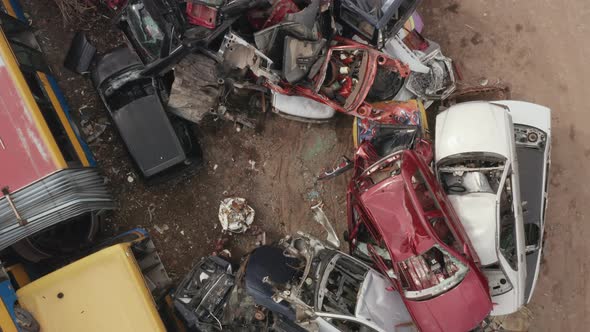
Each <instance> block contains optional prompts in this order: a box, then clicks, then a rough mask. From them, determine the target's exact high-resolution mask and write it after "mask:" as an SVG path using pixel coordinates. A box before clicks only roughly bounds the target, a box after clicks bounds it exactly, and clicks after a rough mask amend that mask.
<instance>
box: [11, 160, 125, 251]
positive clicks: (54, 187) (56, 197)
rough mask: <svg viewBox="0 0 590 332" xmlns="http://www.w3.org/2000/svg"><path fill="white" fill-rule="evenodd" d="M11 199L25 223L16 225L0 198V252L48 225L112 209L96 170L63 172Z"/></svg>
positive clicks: (20, 191)
mask: <svg viewBox="0 0 590 332" xmlns="http://www.w3.org/2000/svg"><path fill="white" fill-rule="evenodd" d="M10 198H11V200H12V202H13V203H14V205H15V206H16V209H17V211H18V213H19V214H20V215H21V217H22V218H23V219H25V220H26V222H27V224H26V225H24V226H22V225H20V224H19V222H18V220H17V218H16V216H15V213H14V211H13V210H12V208H11V207H10V204H9V202H8V200H7V198H6V197H2V198H0V250H2V249H4V248H6V247H8V246H10V245H12V244H14V243H16V242H18V241H20V240H22V239H24V238H26V237H27V236H29V235H32V234H35V233H37V232H39V231H41V230H43V229H45V228H47V227H49V226H52V225H55V224H57V223H59V222H61V221H65V220H68V219H70V218H73V217H76V216H78V215H81V214H83V213H87V212H91V211H98V210H105V209H113V208H114V203H113V200H112V198H111V196H110V195H109V193H108V192H107V189H106V186H105V185H104V181H103V178H102V177H101V176H100V175H99V174H98V172H97V171H96V169H93V168H82V169H66V170H62V171H59V172H57V173H54V174H52V175H50V176H48V177H46V178H45V179H43V180H40V181H38V182H35V183H34V184H32V185H29V186H27V187H25V188H23V189H21V190H19V191H17V192H14V193H10Z"/></svg>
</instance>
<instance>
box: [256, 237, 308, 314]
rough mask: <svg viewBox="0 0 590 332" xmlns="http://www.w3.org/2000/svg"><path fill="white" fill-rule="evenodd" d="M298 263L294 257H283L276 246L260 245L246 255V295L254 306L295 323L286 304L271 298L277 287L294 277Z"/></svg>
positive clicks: (299, 263) (280, 250) (281, 250)
mask: <svg viewBox="0 0 590 332" xmlns="http://www.w3.org/2000/svg"><path fill="white" fill-rule="evenodd" d="M300 265H301V262H300V261H299V260H298V259H297V258H291V257H287V256H285V255H284V254H283V249H282V248H279V247H271V246H262V247H260V248H257V249H256V250H254V251H253V252H252V254H250V258H249V260H248V265H247V266H246V276H245V288H246V293H247V294H248V295H250V296H252V297H253V298H254V300H255V301H256V303H257V304H259V305H262V306H264V307H266V308H268V309H269V310H271V311H273V312H275V313H278V314H280V315H283V316H285V317H287V318H288V319H289V320H295V310H294V309H293V308H291V306H289V304H288V303H287V302H286V301H281V302H279V303H277V302H275V301H274V300H273V299H272V296H273V294H275V293H276V290H277V288H280V287H282V286H284V285H286V284H288V283H290V282H291V281H292V280H294V278H295V276H296V275H297V272H298V270H297V269H296V267H297V266H300Z"/></svg>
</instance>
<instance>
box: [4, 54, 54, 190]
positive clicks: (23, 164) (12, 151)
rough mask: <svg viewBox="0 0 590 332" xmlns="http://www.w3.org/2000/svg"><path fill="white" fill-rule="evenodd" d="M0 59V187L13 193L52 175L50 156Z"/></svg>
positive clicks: (52, 165)
mask: <svg viewBox="0 0 590 332" xmlns="http://www.w3.org/2000/svg"><path fill="white" fill-rule="evenodd" d="M1 61H2V60H1V59H0V140H2V142H1V143H0V187H1V188H4V187H6V186H8V188H9V190H10V192H15V191H17V190H18V189H21V188H23V187H25V186H27V185H29V184H31V183H33V182H36V181H38V180H39V179H41V178H43V177H45V176H47V175H49V174H51V173H53V172H55V171H56V170H57V167H56V166H55V164H54V162H53V159H52V157H51V156H52V154H51V151H50V150H49V148H48V147H47V145H46V144H45V141H43V138H42V136H41V133H40V132H39V130H38V128H37V126H36V124H35V122H34V120H33V117H32V115H31V114H30V111H29V110H28V109H27V108H26V106H25V105H24V103H23V101H22V98H21V96H20V94H19V92H18V90H17V88H16V85H15V83H14V81H13V79H12V77H11V76H10V74H9V73H8V71H7V69H6V67H5V66H4V64H3V63H2V62H1Z"/></svg>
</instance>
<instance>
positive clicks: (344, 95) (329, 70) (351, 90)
mask: <svg viewBox="0 0 590 332" xmlns="http://www.w3.org/2000/svg"><path fill="white" fill-rule="evenodd" d="M335 39H336V40H337V41H338V44H337V45H335V46H331V47H330V48H329V49H328V51H327V53H326V56H325V59H323V63H321V67H320V68H319V71H318V72H317V74H315V75H313V76H312V77H311V78H310V82H311V85H310V86H309V87H307V86H305V85H303V84H296V85H292V84H289V83H286V82H281V83H280V84H274V83H272V82H265V85H266V86H268V87H269V88H270V89H271V90H272V91H273V93H276V94H283V95H288V96H302V97H306V98H309V99H312V100H314V101H316V102H319V103H323V104H325V105H327V106H329V107H330V108H332V109H334V110H336V111H338V112H342V113H346V114H350V115H354V116H357V117H360V118H368V119H372V120H375V121H381V122H389V123H393V122H394V121H395V119H394V115H393V114H392V113H391V112H387V111H385V110H383V109H377V108H374V107H372V105H371V104H370V103H369V102H368V101H367V97H368V96H369V95H370V94H371V92H372V91H371V90H372V89H373V92H374V91H375V90H374V89H378V88H382V86H381V85H378V86H375V87H374V84H373V83H374V81H375V79H376V77H377V76H378V75H383V76H385V77H387V80H389V81H391V82H394V83H395V84H391V85H389V86H387V89H388V90H387V91H385V92H384V93H385V96H384V97H379V96H377V97H374V98H375V99H377V100H376V101H378V100H381V101H384V100H389V98H390V97H393V96H395V94H396V93H397V92H398V91H399V89H401V84H400V82H402V81H403V79H404V78H405V77H407V76H408V75H409V69H408V68H407V66H406V65H405V64H403V63H401V62H400V61H398V60H396V59H393V58H390V57H389V56H388V55H386V54H384V53H381V52H379V51H377V50H375V49H373V48H370V47H368V46H366V45H363V44H360V43H357V42H354V41H352V40H348V39H344V38H341V37H335ZM316 65H317V64H316ZM312 71H313V69H312ZM308 77H309V76H308ZM396 82H397V83H396ZM373 87H374V88H373ZM291 115H294V116H297V114H291Z"/></svg>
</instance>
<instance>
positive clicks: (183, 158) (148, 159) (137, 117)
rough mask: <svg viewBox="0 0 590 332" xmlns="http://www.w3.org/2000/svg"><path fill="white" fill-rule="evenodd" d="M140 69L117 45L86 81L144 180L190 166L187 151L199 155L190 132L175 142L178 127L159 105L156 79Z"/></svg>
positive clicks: (132, 56)
mask: <svg viewBox="0 0 590 332" xmlns="http://www.w3.org/2000/svg"><path fill="white" fill-rule="evenodd" d="M143 68H144V66H143V64H142V63H141V61H140V60H139V58H138V57H137V56H136V55H135V54H134V53H133V52H132V51H131V50H130V49H129V48H127V47H121V48H117V49H115V50H113V51H112V52H110V53H108V54H105V55H103V56H102V57H100V58H98V59H97V61H96V66H95V68H94V70H93V71H92V80H93V83H94V85H95V87H96V88H97V91H98V94H99V95H100V98H101V99H102V101H103V103H104V104H105V106H106V108H107V110H108V112H109V114H110V115H111V118H112V119H113V122H114V123H115V125H116V126H117V129H118V132H119V134H120V136H121V138H122V139H123V141H124V142H125V145H126V147H127V149H128V151H129V153H130V154H131V157H132V158H133V160H134V162H135V164H136V166H137V167H138V168H139V169H140V171H141V173H142V174H143V175H144V176H145V177H146V178H149V177H153V176H155V175H156V174H158V173H161V172H163V171H165V170H168V169H171V168H172V167H174V166H176V165H180V164H186V165H189V164H192V163H193V162H194V161H196V160H190V159H189V157H188V156H187V153H189V154H194V155H195V156H196V157H197V159H199V158H200V148H199V147H198V144H197V143H195V140H194V139H191V138H188V137H189V136H190V134H188V136H187V138H185V139H183V140H182V141H181V139H180V137H179V132H182V129H180V130H179V129H178V127H177V128H175V126H173V123H172V122H171V119H170V118H169V115H168V114H167V113H166V110H165V108H164V103H163V101H162V95H161V93H162V91H163V90H164V88H163V86H162V85H163V83H162V81H161V80H160V79H159V78H155V77H143V76H141V71H142V70H143ZM178 121H180V120H178ZM181 127H182V126H181ZM175 129H176V130H175ZM183 143H184V144H183Z"/></svg>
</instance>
